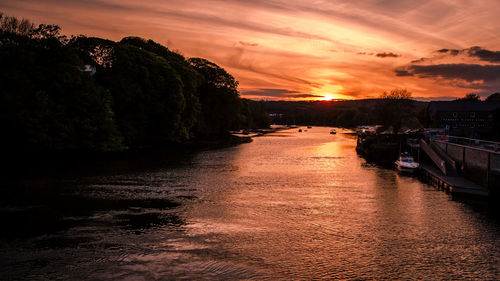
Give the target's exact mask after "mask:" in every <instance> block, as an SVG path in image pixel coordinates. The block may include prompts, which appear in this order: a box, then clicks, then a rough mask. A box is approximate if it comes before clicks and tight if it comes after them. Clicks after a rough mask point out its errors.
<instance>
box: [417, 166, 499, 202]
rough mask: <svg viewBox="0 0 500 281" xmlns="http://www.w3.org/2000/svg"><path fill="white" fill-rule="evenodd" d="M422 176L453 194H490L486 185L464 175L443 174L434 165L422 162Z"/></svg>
mask: <svg viewBox="0 0 500 281" xmlns="http://www.w3.org/2000/svg"><path fill="white" fill-rule="evenodd" d="M420 168H421V177H423V179H424V180H425V181H427V182H429V183H431V184H433V185H436V186H437V187H439V188H442V189H444V190H446V191H449V192H450V193H452V194H462V195H473V196H479V197H486V196H489V190H488V189H487V188H486V187H483V186H481V185H478V184H476V183H474V182H472V181H470V180H468V179H466V178H464V177H461V176H458V175H443V173H442V172H441V171H440V170H439V169H438V168H436V167H434V166H433V165H429V164H421V166H420Z"/></svg>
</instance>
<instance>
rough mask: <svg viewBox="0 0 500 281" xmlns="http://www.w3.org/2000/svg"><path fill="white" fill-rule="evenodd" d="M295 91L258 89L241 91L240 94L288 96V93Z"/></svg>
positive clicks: (294, 92)
mask: <svg viewBox="0 0 500 281" xmlns="http://www.w3.org/2000/svg"><path fill="white" fill-rule="evenodd" d="M298 93H299V92H297V91H290V90H287V89H258V90H254V91H245V92H241V94H242V95H251V96H265V97H290V94H298Z"/></svg>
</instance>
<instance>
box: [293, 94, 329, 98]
mask: <svg viewBox="0 0 500 281" xmlns="http://www.w3.org/2000/svg"><path fill="white" fill-rule="evenodd" d="M286 97H288V98H322V97H323V96H319V95H311V94H297V95H287V96H286Z"/></svg>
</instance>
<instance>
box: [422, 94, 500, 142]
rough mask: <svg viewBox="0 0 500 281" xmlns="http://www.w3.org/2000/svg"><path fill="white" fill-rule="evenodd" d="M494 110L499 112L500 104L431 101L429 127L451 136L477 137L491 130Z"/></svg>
mask: <svg viewBox="0 0 500 281" xmlns="http://www.w3.org/2000/svg"><path fill="white" fill-rule="evenodd" d="M495 110H500V102H485V101H483V102H481V101H432V102H430V103H429V107H428V116H429V125H430V126H431V127H434V128H446V129H447V130H449V132H450V134H453V135H458V136H469V137H477V136H478V135H480V134H481V133H483V132H487V131H489V130H491V129H492V128H493V123H494V113H495Z"/></svg>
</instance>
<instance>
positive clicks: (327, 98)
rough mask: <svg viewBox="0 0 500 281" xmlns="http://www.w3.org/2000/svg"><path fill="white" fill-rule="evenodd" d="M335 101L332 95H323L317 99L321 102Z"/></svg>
mask: <svg viewBox="0 0 500 281" xmlns="http://www.w3.org/2000/svg"><path fill="white" fill-rule="evenodd" d="M334 99H336V98H335V96H334V95H331V94H325V95H324V96H323V97H322V98H319V100H322V101H329V100H334Z"/></svg>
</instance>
